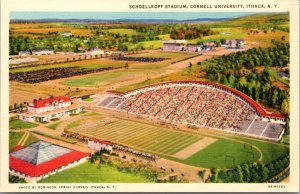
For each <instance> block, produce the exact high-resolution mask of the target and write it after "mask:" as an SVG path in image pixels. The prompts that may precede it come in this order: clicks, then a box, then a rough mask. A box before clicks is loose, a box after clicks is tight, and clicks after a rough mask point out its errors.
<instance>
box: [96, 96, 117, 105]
mask: <svg viewBox="0 0 300 194" xmlns="http://www.w3.org/2000/svg"><path fill="white" fill-rule="evenodd" d="M113 100H115V97H111V96H109V97H107V98H105V99H104V100H102V101H101V102H100V104H99V106H104V107H106V106H107V105H108V104H110V103H111V102H112V101H113Z"/></svg>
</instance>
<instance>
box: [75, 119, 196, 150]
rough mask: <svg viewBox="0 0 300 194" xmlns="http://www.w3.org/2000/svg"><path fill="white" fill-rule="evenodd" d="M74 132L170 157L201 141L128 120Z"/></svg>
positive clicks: (191, 136) (189, 135)
mask: <svg viewBox="0 0 300 194" xmlns="http://www.w3.org/2000/svg"><path fill="white" fill-rule="evenodd" d="M74 130H75V131H77V132H79V133H81V134H84V135H87V136H91V137H96V138H99V139H103V140H109V141H112V142H114V143H120V144H122V145H127V146H130V147H134V148H136V149H139V150H143V151H149V152H153V153H158V154H164V155H172V154H174V153H176V152H178V151H180V150H182V149H184V148H185V147H187V146H189V145H191V144H193V143H195V142H197V141H199V140H200V139H201V137H200V136H198V135H192V134H188V133H183V132H179V131H173V130H168V129H166V128H162V127H156V126H152V125H148V124H143V123H138V122H134V121H128V120H117V121H115V122H112V123H110V124H107V125H104V126H96V127H92V128H88V129H86V128H84V129H80V130H76V128H75V129H74Z"/></svg>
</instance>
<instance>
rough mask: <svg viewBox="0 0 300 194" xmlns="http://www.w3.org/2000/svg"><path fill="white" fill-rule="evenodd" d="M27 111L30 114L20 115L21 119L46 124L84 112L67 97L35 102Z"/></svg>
mask: <svg viewBox="0 0 300 194" xmlns="http://www.w3.org/2000/svg"><path fill="white" fill-rule="evenodd" d="M27 109H28V112H26V113H23V114H20V115H19V118H20V119H21V120H23V121H28V122H35V121H38V122H46V121H50V120H51V119H55V118H61V117H63V116H65V115H70V114H78V113H80V112H81V111H82V110H83V109H82V107H79V106H77V105H76V104H74V103H72V101H71V99H70V98H69V97H66V96H58V97H54V98H47V99H43V100H34V101H33V102H32V103H30V104H29V105H28V106H27Z"/></svg>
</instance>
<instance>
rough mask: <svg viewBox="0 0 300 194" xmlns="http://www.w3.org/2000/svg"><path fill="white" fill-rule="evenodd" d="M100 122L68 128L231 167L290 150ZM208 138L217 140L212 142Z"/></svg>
mask: <svg viewBox="0 0 300 194" xmlns="http://www.w3.org/2000/svg"><path fill="white" fill-rule="evenodd" d="M98 122H99V124H96V125H90V126H88V125H80V126H76V127H73V128H69V130H71V131H76V132H78V133H81V134H83V135H86V136H90V137H96V138H98V139H102V140H108V141H112V142H114V143H117V144H121V145H125V146H128V147H131V148H133V149H136V150H140V151H144V152H148V153H154V154H158V155H161V156H162V157H166V158H169V159H172V160H175V161H178V162H182V163H185V164H189V165H192V166H199V167H207V168H231V167H234V166H236V165H239V164H242V163H245V162H254V161H262V162H266V163H269V162H271V161H273V160H275V159H276V158H278V157H280V156H282V155H283V154H285V153H286V152H287V151H288V148H287V147H285V146H282V145H280V144H275V143H270V142H265V141H256V140H251V139H246V138H242V137H239V138H237V137H235V138H234V137H231V136H229V135H218V136H215V137H210V136H206V135H198V134H192V133H188V132H182V131H177V130H173V129H168V128H164V127H159V126H153V125H150V124H144V123H140V122H136V121H130V120H119V119H116V120H114V121H113V122H111V123H106V124H104V122H103V121H101V120H99V121H98ZM209 139H214V140H213V141H211V142H209V141H207V140H209Z"/></svg>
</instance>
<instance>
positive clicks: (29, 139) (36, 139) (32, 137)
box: [24, 134, 40, 146]
mask: <svg viewBox="0 0 300 194" xmlns="http://www.w3.org/2000/svg"><path fill="white" fill-rule="evenodd" d="M39 140H40V139H38V138H36V137H35V136H34V135H32V134H30V135H29V137H28V139H27V140H26V142H25V144H24V146H28V145H30V144H32V143H35V142H37V141H39Z"/></svg>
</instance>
